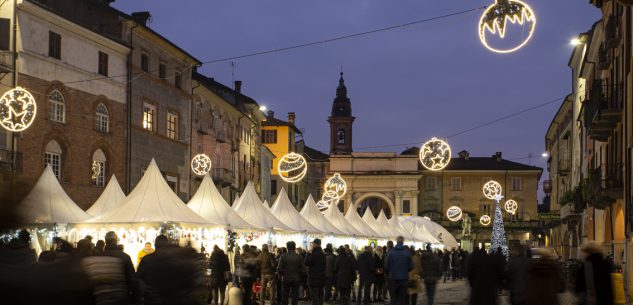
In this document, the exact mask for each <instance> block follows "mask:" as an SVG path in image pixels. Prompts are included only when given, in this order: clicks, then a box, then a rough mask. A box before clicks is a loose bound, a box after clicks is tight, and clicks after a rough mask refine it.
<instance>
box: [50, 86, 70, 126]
mask: <svg viewBox="0 0 633 305" xmlns="http://www.w3.org/2000/svg"><path fill="white" fill-rule="evenodd" d="M48 119H49V120H51V121H55V122H60V123H65V122H66V102H65V100H64V96H63V95H62V93H61V92H59V90H53V91H51V93H50V94H49V95H48Z"/></svg>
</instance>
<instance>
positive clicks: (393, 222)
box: [389, 215, 418, 241]
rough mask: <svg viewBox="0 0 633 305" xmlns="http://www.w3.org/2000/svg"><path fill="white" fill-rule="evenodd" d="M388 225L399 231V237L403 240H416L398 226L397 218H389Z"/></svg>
mask: <svg viewBox="0 0 633 305" xmlns="http://www.w3.org/2000/svg"><path fill="white" fill-rule="evenodd" d="M389 225H390V226H391V227H393V228H394V229H396V230H397V231H399V232H400V235H402V236H403V237H404V238H405V239H407V240H412V241H417V240H418V239H417V238H416V237H415V235H414V234H413V233H412V232H410V231H409V230H407V229H406V228H405V227H403V226H402V225H401V224H400V222H399V221H398V216H395V215H393V216H391V218H389Z"/></svg>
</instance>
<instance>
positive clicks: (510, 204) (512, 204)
mask: <svg viewBox="0 0 633 305" xmlns="http://www.w3.org/2000/svg"><path fill="white" fill-rule="evenodd" d="M505 209H506V212H508V213H510V214H512V215H514V214H516V212H517V210H518V209H519V204H518V203H517V202H516V201H514V200H512V199H510V200H508V201H506V204H505Z"/></svg>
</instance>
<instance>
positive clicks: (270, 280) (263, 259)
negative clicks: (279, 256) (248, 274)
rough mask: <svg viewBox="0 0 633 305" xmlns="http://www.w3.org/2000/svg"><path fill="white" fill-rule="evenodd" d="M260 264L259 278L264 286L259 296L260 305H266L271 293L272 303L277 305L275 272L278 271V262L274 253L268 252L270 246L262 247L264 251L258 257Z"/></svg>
mask: <svg viewBox="0 0 633 305" xmlns="http://www.w3.org/2000/svg"><path fill="white" fill-rule="evenodd" d="M257 263H258V264H259V273H260V275H259V278H260V283H261V285H262V291H261V292H260V294H259V305H264V304H265V301H266V292H267V291H269V293H268V294H269V296H270V303H272V304H275V303H276V298H275V293H276V291H275V290H277V289H276V285H275V284H276V283H275V271H276V270H277V262H276V261H275V257H274V255H273V254H272V253H270V252H269V251H268V245H267V244H263V245H262V251H261V252H260V253H259V255H258V256H257Z"/></svg>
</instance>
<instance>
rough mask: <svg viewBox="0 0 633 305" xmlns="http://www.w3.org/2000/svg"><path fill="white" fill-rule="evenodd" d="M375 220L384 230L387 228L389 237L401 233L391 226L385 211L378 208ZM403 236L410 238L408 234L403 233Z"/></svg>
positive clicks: (394, 236)
mask: <svg viewBox="0 0 633 305" xmlns="http://www.w3.org/2000/svg"><path fill="white" fill-rule="evenodd" d="M376 221H377V222H378V224H379V225H380V226H381V227H382V228H384V229H385V230H387V231H388V232H389V237H390V238H394V239H395V238H396V237H398V236H399V235H402V232H400V231H399V230H398V229H397V228H396V227H394V226H392V225H391V224H389V220H387V216H386V215H385V211H384V210H380V214H378V218H376ZM403 236H404V237H405V238H410V236H409V235H403Z"/></svg>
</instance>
